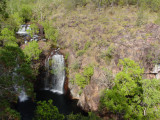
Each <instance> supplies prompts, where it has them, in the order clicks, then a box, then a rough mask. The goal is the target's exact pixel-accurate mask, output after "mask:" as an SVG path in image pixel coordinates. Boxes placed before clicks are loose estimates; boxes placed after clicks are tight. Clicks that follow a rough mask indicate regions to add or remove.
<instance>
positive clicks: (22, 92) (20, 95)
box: [12, 65, 28, 102]
mask: <svg viewBox="0 0 160 120" xmlns="http://www.w3.org/2000/svg"><path fill="white" fill-rule="evenodd" d="M18 68H19V65H17V67H16V68H15V69H14V70H15V71H16V70H17V69H18ZM17 77H18V74H17V73H16V72H13V73H12V79H13V80H16V79H17ZM21 79H22V80H24V77H21ZM14 89H15V91H16V92H17V93H18V98H19V101H20V102H24V101H26V100H28V96H27V94H26V92H25V89H24V87H22V86H18V85H17V84H16V83H15V85H14Z"/></svg>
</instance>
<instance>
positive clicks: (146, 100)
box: [142, 79, 160, 120]
mask: <svg viewBox="0 0 160 120" xmlns="http://www.w3.org/2000/svg"><path fill="white" fill-rule="evenodd" d="M159 85H160V80H157V79H152V80H149V79H145V80H143V81H142V87H143V104H145V106H144V110H145V116H144V118H145V119H152V120H156V119H158V118H160V114H159V112H160V108H159V102H160V87H159Z"/></svg>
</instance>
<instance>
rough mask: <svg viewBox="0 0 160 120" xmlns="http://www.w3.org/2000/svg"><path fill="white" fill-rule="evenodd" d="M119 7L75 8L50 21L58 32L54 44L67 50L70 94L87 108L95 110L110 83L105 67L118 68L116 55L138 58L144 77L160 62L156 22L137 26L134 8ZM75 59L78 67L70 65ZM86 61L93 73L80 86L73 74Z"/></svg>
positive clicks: (113, 74) (115, 71)
mask: <svg viewBox="0 0 160 120" xmlns="http://www.w3.org/2000/svg"><path fill="white" fill-rule="evenodd" d="M119 10H120V11H118V12H115V13H114V14H113V15H111V14H110V12H109V11H108V10H106V11H105V10H102V11H90V10H87V11H86V10H85V9H80V10H77V11H76V10H75V11H74V13H72V14H71V15H68V16H67V17H63V16H59V17H57V21H56V22H55V23H54V24H55V26H57V27H58V28H59V31H60V34H61V37H60V38H59V40H58V44H59V45H60V46H62V47H64V51H65V52H64V54H65V53H69V56H68V69H69V72H68V80H69V89H70V91H71V95H72V97H73V98H75V99H79V102H78V104H79V105H80V106H81V107H82V108H83V109H85V110H87V111H89V110H91V111H96V110H97V109H98V105H99V100H100V96H101V93H102V91H103V90H104V89H106V88H110V87H112V85H113V84H112V82H111V81H110V79H112V78H110V76H108V73H106V69H107V71H111V73H110V75H112V77H114V76H115V75H116V74H117V73H118V72H119V71H120V69H119V67H118V66H117V65H118V61H119V60H120V59H124V58H130V59H132V60H134V61H136V62H138V63H139V64H140V66H141V67H142V68H144V70H145V75H144V77H145V78H155V76H156V75H155V73H152V71H153V68H154V66H155V64H157V63H160V58H159V56H160V54H159V53H160V52H159V51H160V47H159V46H160V44H159V43H160V34H159V33H160V26H159V25H156V24H154V23H147V24H143V25H142V26H139V27H138V26H136V20H137V18H136V17H135V14H136V11H132V8H127V9H125V8H124V9H119ZM120 12H121V15H120V16H119V13H120ZM86 13H87V14H86ZM126 15H127V16H126ZM117 16H119V17H117ZM64 36H65V37H64ZM78 53H81V54H78ZM77 61H78V64H79V65H78V66H79V67H78V69H74V66H75V64H76V63H77ZM89 64H93V65H94V75H93V76H92V77H91V80H90V83H89V84H88V85H87V86H86V87H85V88H84V89H83V90H81V89H80V88H79V87H78V86H77V85H76V83H75V81H74V80H75V74H76V73H82V72H83V68H84V67H85V66H86V65H89ZM156 74H157V73H156Z"/></svg>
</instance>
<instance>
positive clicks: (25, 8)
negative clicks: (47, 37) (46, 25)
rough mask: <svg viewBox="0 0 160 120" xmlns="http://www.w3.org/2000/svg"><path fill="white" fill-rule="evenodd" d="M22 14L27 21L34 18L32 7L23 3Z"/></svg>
mask: <svg viewBox="0 0 160 120" xmlns="http://www.w3.org/2000/svg"><path fill="white" fill-rule="evenodd" d="M20 15H21V17H22V18H23V19H24V21H25V22H27V21H30V20H31V18H32V9H31V6H29V5H25V4H24V5H22V8H21V10H20Z"/></svg>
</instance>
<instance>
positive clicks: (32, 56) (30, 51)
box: [23, 41, 42, 61]
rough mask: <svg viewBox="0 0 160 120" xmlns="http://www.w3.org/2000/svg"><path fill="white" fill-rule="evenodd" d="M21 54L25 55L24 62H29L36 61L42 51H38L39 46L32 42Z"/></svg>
mask: <svg viewBox="0 0 160 120" xmlns="http://www.w3.org/2000/svg"><path fill="white" fill-rule="evenodd" d="M23 52H24V53H25V55H27V59H26V60H27V61H31V60H38V59H39V55H40V54H41V52H42V50H40V49H39V45H38V43H37V42H36V41H32V42H29V43H28V45H26V46H25V48H24V49H23Z"/></svg>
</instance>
